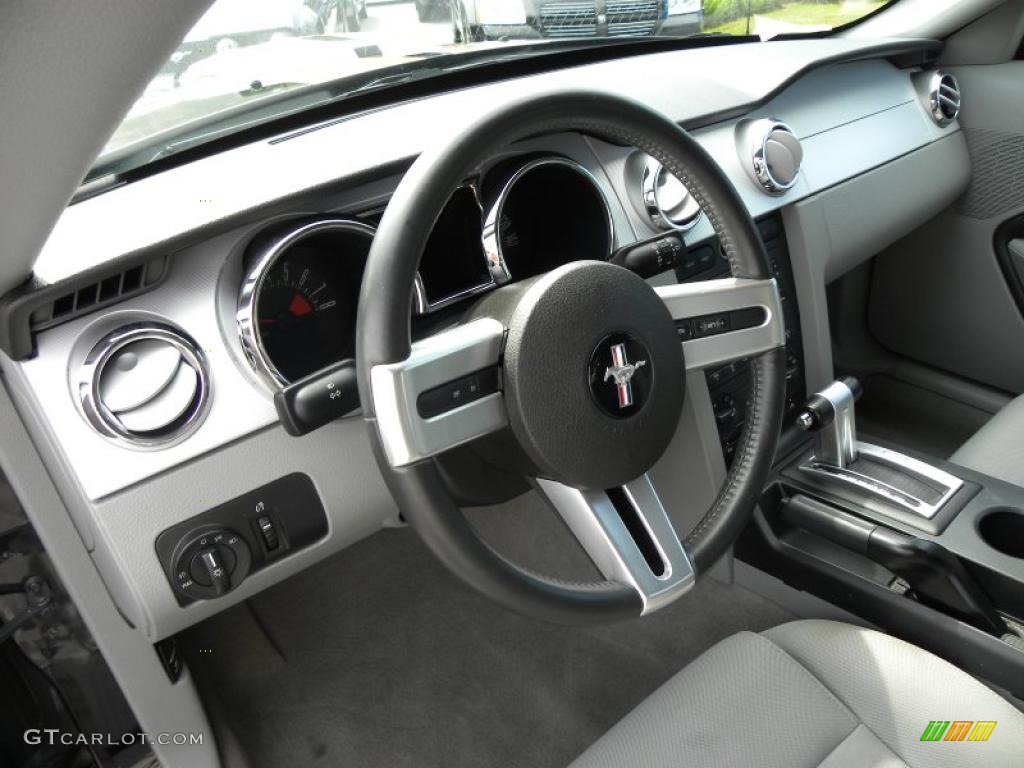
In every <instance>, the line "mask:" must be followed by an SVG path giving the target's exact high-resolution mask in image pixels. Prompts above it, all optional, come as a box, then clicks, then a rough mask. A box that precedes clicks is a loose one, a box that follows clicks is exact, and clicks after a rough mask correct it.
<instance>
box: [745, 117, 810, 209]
mask: <svg viewBox="0 0 1024 768" xmlns="http://www.w3.org/2000/svg"><path fill="white" fill-rule="evenodd" d="M740 131H741V132H742V134H743V139H744V140H742V141H741V142H740V153H741V156H742V155H744V154H745V155H746V158H744V164H745V165H747V169H748V171H749V173H750V174H751V176H752V177H753V179H754V181H755V182H756V183H757V185H758V186H759V187H761V189H763V190H764V191H765V192H767V193H768V194H769V195H781V194H783V193H784V192H785V191H786V190H788V189H791V188H792V187H793V185H794V184H796V182H797V179H798V178H799V176H800V164H801V162H803V159H804V150H803V147H802V146H801V145H800V140H799V139H798V138H797V137H796V134H795V133H793V129H792V128H790V127H789V126H788V125H786V124H785V123H782V122H779V121H778V120H769V119H764V120H754V121H753V122H749V123H743V124H741V125H740Z"/></svg>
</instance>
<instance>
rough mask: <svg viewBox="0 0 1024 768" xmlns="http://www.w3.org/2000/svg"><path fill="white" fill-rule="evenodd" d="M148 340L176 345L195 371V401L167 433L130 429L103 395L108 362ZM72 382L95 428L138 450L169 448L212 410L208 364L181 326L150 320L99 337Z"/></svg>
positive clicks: (189, 432)
mask: <svg viewBox="0 0 1024 768" xmlns="http://www.w3.org/2000/svg"><path fill="white" fill-rule="evenodd" d="M147 340H155V341H162V342H164V343H165V344H169V345H170V346H172V347H174V348H175V349H176V350H177V351H178V353H179V354H180V355H181V357H182V361H183V362H184V363H186V364H187V365H189V366H190V367H191V368H192V369H193V370H194V371H195V372H196V381H197V383H196V394H195V396H194V398H193V401H192V404H191V405H190V406H189V408H188V410H187V411H186V412H185V414H184V415H183V417H180V418H179V419H178V421H180V422H181V423H180V424H179V425H178V426H177V427H176V428H175V429H174V430H172V431H170V432H168V433H167V434H164V435H146V434H140V433H137V432H133V431H132V430H130V429H128V428H127V427H125V426H124V424H122V423H121V420H120V419H119V418H117V415H116V414H115V413H113V412H112V411H111V410H110V409H109V408H107V406H106V404H105V403H104V402H103V398H102V397H101V395H100V381H101V380H102V378H103V370H104V368H105V367H106V365H107V363H108V362H110V360H111V359H112V358H113V357H114V355H115V354H117V352H119V351H120V350H122V349H124V348H125V347H126V346H128V345H129V344H133V343H135V342H138V341H147ZM73 386H74V387H75V389H76V390H77V393H76V394H77V397H76V398H75V402H76V404H77V406H78V410H79V413H81V414H82V416H83V417H84V418H85V420H86V421H87V422H89V425H90V426H91V427H92V428H93V429H95V430H96V431H97V432H98V433H100V434H101V435H103V436H104V437H106V438H108V439H110V440H113V441H115V442H117V443H118V444H120V445H124V446H127V447H130V448H134V449H138V450H153V449H159V448H169V447H171V446H173V445H176V444H178V443H180V442H181V441H183V440H185V439H186V438H188V437H189V436H190V435H192V434H193V433H194V432H195V431H196V430H197V429H199V427H200V425H201V424H202V423H203V420H204V419H205V418H206V414H207V413H208V412H209V407H210V399H211V393H212V383H211V379H210V368H209V364H208V363H207V360H206V355H204V354H203V351H202V349H201V348H200V347H199V345H198V344H197V343H196V342H195V340H194V339H193V338H192V337H191V336H189V335H188V334H187V333H185V332H184V331H182V330H181V329H180V328H176V327H175V326H172V325H170V324H167V323H157V322H148V321H146V322H137V323H130V324H128V325H123V326H121V327H120V328H118V329H116V330H115V331H112V332H111V333H109V334H107V335H106V336H104V337H103V338H102V339H100V340H99V341H98V342H97V343H96V344H95V345H94V346H93V347H92V349H91V350H90V351H89V353H88V354H87V355H86V357H85V360H84V361H83V362H82V364H81V366H80V367H79V369H78V374H77V380H76V381H75V382H74V384H73Z"/></svg>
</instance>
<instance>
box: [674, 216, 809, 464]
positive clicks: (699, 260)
mask: <svg viewBox="0 0 1024 768" xmlns="http://www.w3.org/2000/svg"><path fill="white" fill-rule="evenodd" d="M757 228H758V231H759V233H760V235H761V240H762V242H763V243H764V245H765V250H766V251H767V253H768V259H769V262H770V265H771V269H772V274H773V276H774V277H775V280H776V282H777V284H778V287H779V298H780V299H781V301H782V311H783V316H784V319H785V322H786V414H785V423H787V424H791V423H792V422H793V418H795V416H796V413H797V411H798V410H799V409H800V406H801V405H802V404H803V402H804V400H806V395H805V391H806V387H805V382H804V364H803V344H802V342H801V337H800V313H799V310H798V308H797V301H796V285H795V282H794V280H793V270H792V267H791V266H790V262H789V248H788V245H787V243H786V235H785V230H784V229H783V226H782V219H781V217H780V216H779V215H778V214H773V215H771V216H767V217H765V218H763V219H761V220H759V221H758V222H757ZM728 275H729V264H728V262H727V261H726V259H725V256H724V254H723V253H722V247H721V244H720V243H719V242H718V239H717V238H712V239H710V240H705V241H703V242H701V243H697V244H695V245H694V246H692V247H691V248H690V249H689V250H688V251H687V255H686V261H685V262H683V263H681V264H680V265H678V266H677V267H676V279H677V280H678V282H680V283H684V282H696V281H699V280H713V279H715V278H719V277H727V276H728ZM736 314H737V313H725V314H720V315H717V316H712V315H709V316H707V317H700V318H696V319H694V320H690V321H688V323H686V324H684V325H683V326H682V327H677V328H676V332H677V333H678V334H679V337H680V338H681V339H683V340H688V339H693V338H701V337H703V336H710V335H714V334H716V333H724V332H725V331H727V330H735V329H737V328H741V327H749V326H748V325H747V323H753V324H757V323H754V320H757V318H754V317H751V316H742V315H741V317H739V318H737V317H735V315H736ZM760 321H763V318H761V319H760V320H758V322H760ZM705 377H706V378H707V382H708V391H709V392H710V394H711V405H712V407H713V409H714V412H715V421H716V424H717V427H718V434H719V438H720V440H721V443H722V454H723V455H724V457H725V463H726V465H727V466H728V465H730V464H731V463H732V460H733V457H734V456H735V454H736V444H737V442H738V440H739V437H740V434H741V433H742V431H743V426H744V425H745V424H746V416H747V404H748V402H749V400H750V389H751V380H750V364H749V363H748V362H747V361H746V360H736V361H733V362H731V363H728V364H726V365H722V366H719V367H717V368H712V369H710V370H708V371H706V372H705Z"/></svg>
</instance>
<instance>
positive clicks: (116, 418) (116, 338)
mask: <svg viewBox="0 0 1024 768" xmlns="http://www.w3.org/2000/svg"><path fill="white" fill-rule="evenodd" d="M209 395H210V377H209V371H208V369H207V365H206V358H205V357H204V355H203V353H202V351H201V350H200V349H199V347H198V345H197V344H196V343H195V341H193V340H192V339H191V338H190V337H189V336H187V335H186V334H184V333H183V332H182V331H180V330H178V329H177V328H174V327H172V326H170V325H164V324H161V323H136V324H132V325H126V326H123V327H121V328H118V329H117V330H116V331H114V332H113V333H110V334H108V335H107V336H105V337H104V338H103V339H101V340H100V341H99V343H97V344H96V345H95V346H94V347H93V348H92V350H91V351H90V352H89V354H88V355H87V356H86V360H85V362H84V363H83V364H82V367H81V369H80V370H79V377H78V396H79V404H80V406H81V409H82V413H83V414H84V415H85V418H86V419H87V420H88V422H89V423H90V424H91V425H92V426H93V427H94V428H95V429H96V431H98V432H99V433H100V434H102V435H104V436H106V437H110V438H114V439H117V440H121V441H124V442H126V443H128V444H130V445H132V446H134V447H138V448H157V447H164V446H167V445H170V444H172V443H175V442H178V441H180V440H183V439H184V438H185V437H187V436H188V435H190V434H191V433H192V432H194V431H195V429H196V428H197V427H198V426H199V424H200V423H201V421H202V417H203V416H204V415H205V413H206V406H207V404H208V403H209Z"/></svg>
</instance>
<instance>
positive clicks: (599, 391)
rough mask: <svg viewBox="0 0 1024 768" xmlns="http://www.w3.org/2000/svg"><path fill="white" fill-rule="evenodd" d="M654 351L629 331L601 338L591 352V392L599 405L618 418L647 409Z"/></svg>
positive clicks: (589, 369)
mask: <svg viewBox="0 0 1024 768" xmlns="http://www.w3.org/2000/svg"><path fill="white" fill-rule="evenodd" d="M649 362H650V353H649V352H648V351H647V348H646V347H645V346H644V345H643V344H641V343H640V342H639V341H637V340H636V339H634V338H632V337H631V336H629V335H628V334H625V333H615V334H612V335H610V336H608V337H606V338H605V339H603V340H602V341H601V343H600V344H598V345H597V347H596V348H595V349H594V353H593V354H592V355H591V356H590V366H589V368H588V371H589V381H590V392H591V394H593V396H594V400H595V401H596V402H597V404H598V406H599V407H600V408H601V410H603V411H604V412H605V413H607V414H608V415H609V416H613V417H614V418H616V419H625V418H627V417H629V416H633V415H634V414H636V413H637V412H638V411H640V410H641V409H643V407H644V404H645V403H646V402H647V399H648V398H649V397H650V393H651V384H652V380H653V376H654V374H653V368H652V367H651V365H650V364H649Z"/></svg>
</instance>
